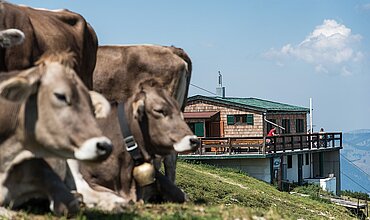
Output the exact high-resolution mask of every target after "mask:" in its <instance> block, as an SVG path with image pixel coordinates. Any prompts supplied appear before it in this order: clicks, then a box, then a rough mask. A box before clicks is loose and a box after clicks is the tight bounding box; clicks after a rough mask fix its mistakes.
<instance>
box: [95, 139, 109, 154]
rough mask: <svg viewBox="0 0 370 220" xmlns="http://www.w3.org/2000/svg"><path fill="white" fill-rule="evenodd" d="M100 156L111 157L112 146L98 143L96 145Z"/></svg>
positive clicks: (106, 143) (103, 142) (104, 142)
mask: <svg viewBox="0 0 370 220" xmlns="http://www.w3.org/2000/svg"><path fill="white" fill-rule="evenodd" d="M96 148H97V149H98V153H99V155H109V154H110V153H111V152H112V148H113V146H112V144H111V143H108V142H106V141H102V142H98V143H97V144H96Z"/></svg>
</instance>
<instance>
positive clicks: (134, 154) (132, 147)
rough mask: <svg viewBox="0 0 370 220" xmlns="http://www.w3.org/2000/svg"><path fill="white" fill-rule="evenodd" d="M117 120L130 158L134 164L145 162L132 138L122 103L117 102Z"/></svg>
mask: <svg viewBox="0 0 370 220" xmlns="http://www.w3.org/2000/svg"><path fill="white" fill-rule="evenodd" d="M117 111H118V121H119V126H120V128H121V132H122V136H123V140H124V142H125V144H126V150H127V152H128V153H129V154H130V155H131V158H132V160H133V161H134V164H135V166H139V165H141V164H143V163H144V162H145V160H144V157H143V155H142V153H141V151H140V149H139V147H138V144H137V142H136V141H135V139H134V136H133V135H132V133H131V131H130V127H129V125H128V123H127V118H126V115H125V109H124V104H123V103H121V102H120V103H118V107H117Z"/></svg>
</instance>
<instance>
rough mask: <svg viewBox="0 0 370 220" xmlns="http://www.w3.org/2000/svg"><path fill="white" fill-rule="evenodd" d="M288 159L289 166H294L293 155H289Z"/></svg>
mask: <svg viewBox="0 0 370 220" xmlns="http://www.w3.org/2000/svg"><path fill="white" fill-rule="evenodd" d="M287 161H288V168H292V167H293V158H292V155H288V158H287Z"/></svg>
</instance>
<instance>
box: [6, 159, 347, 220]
mask: <svg viewBox="0 0 370 220" xmlns="http://www.w3.org/2000/svg"><path fill="white" fill-rule="evenodd" d="M177 167H178V173H177V184H178V185H179V186H180V187H181V188H182V189H183V190H184V191H185V192H186V193H187V195H188V197H189V202H187V203H186V204H182V205H178V204H160V205H140V204H137V205H133V206H130V207H128V208H127V209H125V210H124V213H120V214H114V213H102V212H99V211H94V210H84V212H82V213H81V214H80V215H79V216H78V217H77V218H76V219H84V220H86V219H108V220H109V219H117V220H118V219H353V217H352V216H351V215H350V213H349V212H348V211H347V210H346V209H344V208H342V207H339V206H336V205H333V204H329V203H322V202H319V201H316V200H313V199H310V198H308V197H301V196H298V195H290V194H288V193H286V192H279V191H278V190H276V189H275V188H274V187H273V186H270V185H269V184H266V183H264V182H261V181H259V180H256V179H254V178H252V177H249V176H247V175H246V174H244V173H240V172H238V171H236V170H231V169H221V168H216V167H212V166H208V165H201V164H190V163H186V162H183V161H179V162H178V166H177ZM0 213H1V210H0ZM259 217H261V218H259ZM11 218H14V219H18V218H22V219H34V218H37V219H53V217H51V216H50V214H47V215H44V216H40V215H31V214H27V213H16V216H13V217H11ZM0 219H2V217H1V214H0ZM55 219H57V218H55Z"/></svg>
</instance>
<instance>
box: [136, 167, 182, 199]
mask: <svg viewBox="0 0 370 220" xmlns="http://www.w3.org/2000/svg"><path fill="white" fill-rule="evenodd" d="M155 178H156V182H155V183H153V184H150V185H148V186H144V187H141V190H140V191H139V193H140V194H141V198H142V199H143V200H144V201H145V202H153V203H161V202H174V203H184V202H185V201H186V194H185V193H184V192H183V191H182V190H181V189H180V188H178V187H177V186H176V185H175V184H174V183H173V182H171V180H169V179H168V178H167V177H166V176H164V175H163V174H162V173H161V172H159V171H156V173H155Z"/></svg>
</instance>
